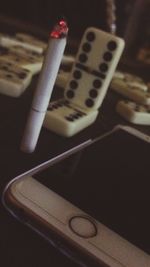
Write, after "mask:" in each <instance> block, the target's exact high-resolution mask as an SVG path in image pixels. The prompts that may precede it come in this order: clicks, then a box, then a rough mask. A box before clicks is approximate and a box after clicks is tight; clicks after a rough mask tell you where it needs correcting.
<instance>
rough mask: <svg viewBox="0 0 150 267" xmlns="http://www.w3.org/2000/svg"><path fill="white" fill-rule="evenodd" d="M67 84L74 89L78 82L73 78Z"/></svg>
mask: <svg viewBox="0 0 150 267" xmlns="http://www.w3.org/2000/svg"><path fill="white" fill-rule="evenodd" d="M69 85H70V88H71V89H76V88H77V87H78V83H77V82H76V81H75V80H72V81H71V82H70V84H69Z"/></svg>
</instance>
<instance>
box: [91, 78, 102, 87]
mask: <svg viewBox="0 0 150 267" xmlns="http://www.w3.org/2000/svg"><path fill="white" fill-rule="evenodd" d="M101 85H102V82H101V80H98V79H96V80H94V81H93V86H94V88H100V87H101Z"/></svg>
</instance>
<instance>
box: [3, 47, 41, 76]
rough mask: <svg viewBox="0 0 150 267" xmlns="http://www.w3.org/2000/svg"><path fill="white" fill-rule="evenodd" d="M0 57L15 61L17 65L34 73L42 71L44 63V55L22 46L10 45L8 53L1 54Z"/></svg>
mask: <svg viewBox="0 0 150 267" xmlns="http://www.w3.org/2000/svg"><path fill="white" fill-rule="evenodd" d="M0 59H3V60H6V61H9V62H13V63H14V64H15V65H18V66H20V67H22V68H25V69H27V70H29V71H31V72H32V74H33V75H34V74H37V73H38V72H40V70H41V67H42V63H43V56H42V55H40V54H37V53H36V52H34V51H32V50H28V49H25V48H23V47H20V46H12V47H10V49H8V51H7V53H4V54H1V55H0Z"/></svg>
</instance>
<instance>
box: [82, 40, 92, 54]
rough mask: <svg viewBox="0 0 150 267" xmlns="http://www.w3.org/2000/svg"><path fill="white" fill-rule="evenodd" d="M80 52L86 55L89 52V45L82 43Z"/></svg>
mask: <svg viewBox="0 0 150 267" xmlns="http://www.w3.org/2000/svg"><path fill="white" fill-rule="evenodd" d="M82 50H83V51H84V52H86V53H88V52H90V50H91V45H90V44H89V43H88V42H86V43H84V44H83V46H82Z"/></svg>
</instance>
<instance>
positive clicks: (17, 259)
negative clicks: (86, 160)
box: [0, 0, 150, 267]
mask: <svg viewBox="0 0 150 267" xmlns="http://www.w3.org/2000/svg"><path fill="white" fill-rule="evenodd" d="M135 2H136V1H134V0H132V1H131V0H128V1H124V0H122V1H121V0H116V6H117V11H116V14H117V34H118V35H119V36H124V35H125V33H126V28H127V26H128V23H129V19H130V18H131V17H132V12H133V11H134V9H133V7H134V4H135ZM138 2H140V0H138ZM142 2H143V3H145V2H147V1H146V0H145V1H142ZM0 6H1V8H0V17H1V18H3V21H4V22H6V24H7V27H5V23H4V26H3V25H2V23H1V21H0V30H3V31H6V33H10V32H13V31H14V32H15V30H16V28H19V29H21V28H22V24H21V23H20V21H21V22H25V25H28V27H25V26H24V27H23V28H22V29H23V30H22V31H27V32H31V30H32V26H33V25H35V26H36V27H35V28H36V32H35V33H36V35H37V36H38V30H39V32H40V34H41V33H42V31H43V32H46V33H47V32H48V31H49V30H50V28H51V27H52V25H53V23H54V21H55V20H56V18H57V17H58V16H60V15H64V16H65V17H66V18H67V20H68V23H69V28H70V30H69V37H70V38H73V39H79V38H80V37H81V36H82V34H83V31H84V30H85V28H86V27H88V26H95V27H99V28H102V29H104V30H105V29H106V27H107V25H106V2H105V1H103V0H91V1H88V0H87V1H85V0H80V1H77V0H74V1H72V0H54V1H51V0H41V1H39V0H30V1H21V0H20V1H19V0H12V1H10V0H3V1H1V3H0ZM139 17H140V15H139ZM4 18H7V19H6V20H5V19H4ZM10 18H11V19H12V20H11V19H10ZM9 19H10V20H9ZM13 19H14V21H19V22H17V24H15V23H14V22H13ZM144 21H145V20H144ZM144 21H142V23H141V26H140V28H138V24H136V25H137V26H136V27H137V28H138V29H141V28H142V29H143V28H144V29H145V27H144V23H145V22H144ZM132 23H133V22H132ZM132 23H131V24H132ZM129 24H130V23H129ZM14 25H17V27H16V28H15V27H14ZM30 25H31V28H30ZM142 26H143V27H142ZM35 28H34V29H35ZM129 29H132V30H129V31H128V33H131V34H128V41H131V42H129V44H130V45H129V50H131V51H133V50H135V48H136V45H137V41H136V42H135V40H138V38H137V36H141V34H140V32H139V33H138V30H136V31H134V27H131V28H130V27H129ZM32 33H34V30H32ZM137 33H138V34H137ZM41 35H42V34H41ZM131 35H132V37H134V38H131ZM43 36H44V34H43ZM45 36H47V35H45ZM133 39H134V40H133ZM131 48H132V49H131ZM131 51H130V52H131ZM134 67H137V66H135V65H134ZM131 69H132V72H133V71H134V68H131ZM127 70H129V69H128V65H127ZM139 74H141V75H143V76H144V75H145V74H146V72H145V69H142V71H141V68H140V69H139ZM36 78H37V77H35V80H34V81H33V82H32V84H31V86H30V89H29V90H27V91H26V92H25V94H24V95H22V96H21V98H19V99H12V98H9V97H6V96H2V95H0V121H1V123H0V159H1V161H0V196H1V194H2V191H3V189H4V187H5V185H6V184H7V182H8V181H10V180H11V179H12V178H14V177H15V176H16V175H18V174H20V173H22V172H23V171H26V170H28V169H29V168H32V167H34V166H36V165H37V164H39V163H41V162H43V161H44V160H46V159H48V157H52V156H53V155H56V154H57V153H60V152H62V151H64V149H68V148H70V147H72V146H73V145H77V144H79V143H81V142H82V141H84V140H87V139H88V138H90V137H91V136H93V135H94V136H96V135H97V134H98V133H103V130H104V128H105V127H104V126H106V125H107V126H108V124H109V123H110V124H111V123H112V122H113V124H117V123H126V122H125V121H123V120H122V119H120V118H119V116H117V115H116V114H115V112H114V106H115V104H116V101H117V99H116V96H115V98H114V95H113V93H111V92H109V94H108V95H107V97H106V99H105V101H104V105H103V106H102V108H101V110H100V116H99V119H98V121H97V124H95V125H92V126H91V127H89V128H88V129H86V130H84V131H82V132H81V133H79V134H78V135H77V136H74V137H73V138H71V139H69V140H68V139H67V140H66V139H64V138H61V137H59V136H56V135H55V134H53V133H50V132H49V131H46V130H43V131H42V133H41V135H40V138H39V143H38V147H37V150H36V152H35V153H34V154H33V155H25V154H24V153H21V152H20V150H19V145H20V140H21V136H22V131H23V128H24V124H25V120H26V117H27V113H28V110H29V105H30V102H31V99H32V92H33V90H34V88H36V82H37V80H36ZM30 90H31V91H30ZM103 115H106V116H105V119H106V121H105V119H104V124H103V121H102V118H103ZM130 126H131V125H130ZM103 127H104V128H103ZM108 129H109V127H108V128H107V127H106V129H105V131H106V130H108ZM145 129H146V131H145ZM141 130H143V131H144V132H146V133H147V134H149V133H150V129H149V127H141ZM116 145H117V144H116ZM126 145H127V147H128V144H126ZM136 149H137V148H135V153H136V152H137V151H136ZM106 150H108V153H109V147H106ZM129 150H130V148H129ZM144 156H146V157H148V155H144ZM129 164H130V162H129ZM106 166H107V163H106ZM0 254H1V262H0V264H1V265H2V266H4V267H10V266H11V267H26V266H28V267H34V266H35V267H38V266H39V267H41V266H44V267H47V266H53V267H55V266H56V267H58V266H63V267H68V266H69V267H75V266H77V265H76V264H73V263H72V262H71V261H69V260H68V259H67V258H66V257H65V256H62V255H61V254H60V253H59V252H58V251H57V250H55V249H54V248H52V247H51V246H49V244H48V243H47V242H46V241H45V240H43V239H42V238H41V237H39V236H38V235H37V234H36V233H34V232H33V231H32V230H30V229H28V228H27V227H25V226H24V225H22V224H21V223H20V222H18V221H16V220H15V219H14V218H13V217H12V216H11V215H10V214H8V212H7V211H6V210H5V209H4V207H3V206H2V203H0Z"/></svg>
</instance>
